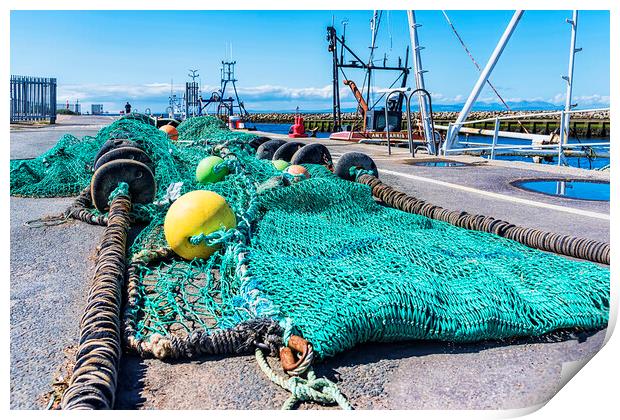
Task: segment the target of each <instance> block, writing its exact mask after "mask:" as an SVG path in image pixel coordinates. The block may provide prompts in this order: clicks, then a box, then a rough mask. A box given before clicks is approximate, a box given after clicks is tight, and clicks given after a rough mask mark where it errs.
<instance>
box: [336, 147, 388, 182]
mask: <svg viewBox="0 0 620 420" xmlns="http://www.w3.org/2000/svg"><path fill="white" fill-rule="evenodd" d="M351 168H355V169H364V170H366V171H371V172H372V176H374V177H376V178H378V177H379V171H378V170H377V165H375V162H374V161H373V160H372V159H371V158H370V156H368V155H366V154H364V153H359V152H348V153H345V154H344V155H342V156H341V157H340V159H338V163H336V170H335V171H334V172H335V173H336V175H338V176H339V177H340V178H342V179H346V180H347V181H355V173H353V174H351Z"/></svg>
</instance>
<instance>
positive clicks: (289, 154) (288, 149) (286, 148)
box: [272, 141, 306, 162]
mask: <svg viewBox="0 0 620 420" xmlns="http://www.w3.org/2000/svg"><path fill="white" fill-rule="evenodd" d="M305 145H306V144H305V143H301V142H298V141H289V142H287V143H285V144H283V145H282V146H280V147H278V150H276V152H275V153H274V154H273V157H272V160H284V161H286V162H290V161H291V159H292V158H293V155H294V154H295V153H296V152H297V151H298V150H299V149H301V148H302V147H304V146H305Z"/></svg>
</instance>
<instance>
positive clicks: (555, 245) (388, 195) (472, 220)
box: [357, 174, 609, 265]
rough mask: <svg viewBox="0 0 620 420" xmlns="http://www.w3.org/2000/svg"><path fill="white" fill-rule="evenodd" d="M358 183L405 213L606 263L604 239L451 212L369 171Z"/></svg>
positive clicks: (554, 251) (607, 257) (606, 245)
mask: <svg viewBox="0 0 620 420" xmlns="http://www.w3.org/2000/svg"><path fill="white" fill-rule="evenodd" d="M357 182H359V183H361V184H365V185H368V186H369V187H370V188H371V189H372V195H373V196H375V197H377V198H378V199H380V200H381V201H383V202H384V203H386V204H387V205H388V206H390V207H394V208H396V209H398V210H402V211H405V212H407V213H415V214H419V215H422V216H426V217H428V218H430V219H435V220H441V221H443V222H448V223H450V224H452V225H455V226H458V227H462V228H465V229H470V230H478V231H482V232H487V233H493V234H495V235H498V236H502V237H504V238H508V239H512V240H513V241H517V242H519V243H522V244H523V245H526V246H529V247H530V248H536V249H540V250H542V251H547V252H553V253H556V254H561V255H566V256H569V257H575V258H580V259H582V260H588V261H592V262H597V263H601V264H607V265H609V244H608V243H605V242H600V241H596V240H593V239H586V238H578V237H574V236H569V235H562V234H559V233H553V232H544V231H541V230H538V229H533V228H527V227H522V226H517V225H514V224H512V223H509V222H506V221H503V220H500V219H495V218H493V217H490V216H482V215H474V214H469V213H467V212H464V211H463V212H458V211H450V210H447V209H444V208H442V207H439V206H436V205H434V204H431V203H427V202H426V201H424V200H421V199H419V198H416V197H412V196H409V195H407V194H405V193H403V192H401V191H397V190H395V189H393V188H392V187H390V186H389V185H386V184H384V183H383V182H381V181H380V180H379V179H378V178H376V177H374V176H371V175H368V174H362V175H360V176H359V177H358V178H357Z"/></svg>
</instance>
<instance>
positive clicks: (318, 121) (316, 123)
mask: <svg viewBox="0 0 620 420" xmlns="http://www.w3.org/2000/svg"><path fill="white" fill-rule="evenodd" d="M540 112H541V111H518V112H515V111H476V112H472V113H471V114H470V116H469V120H471V121H473V120H482V119H487V118H495V117H509V116H516V115H524V114H532V115H533V114H537V113H540ZM418 115H419V114H417V113H416V114H412V117H413V118H417V117H418ZM303 116H304V121H305V125H306V129H307V130H313V129H318V131H320V132H332V131H334V123H333V118H332V114H331V113H308V114H303ZM457 116H458V112H434V113H433V119H434V121H435V124H437V125H448V124H449V123H453V122H454V121H456V118H457ZM294 118H295V115H294V114H288V113H253V114H250V118H249V119H250V121H251V122H255V123H275V124H289V123H290V124H292V123H293V120H294ZM403 121H405V118H404V115H403ZM342 123H343V125H345V126H346V125H351V126H355V125H356V124H357V125H358V126H359V123H360V118H359V116H358V115H357V114H356V113H354V112H350V113H343V114H342ZM405 125H406V123H405ZM466 127H470V128H477V129H486V130H493V129H494V127H495V122H494V121H486V122H481V123H476V124H468V125H466ZM559 127H560V116H559V115H542V116H541V115H539V116H531V117H530V116H527V117H522V118H520V119H519V120H517V119H507V120H502V121H501V125H500V130H501V131H511V132H518V133H525V132H526V130H527V132H529V133H532V134H551V133H553V132H555V131H559ZM403 128H406V127H405V126H403ZM609 129H610V123H609V111H592V112H577V113H574V114H572V115H571V119H570V133H571V135H572V136H577V137H583V138H590V137H609Z"/></svg>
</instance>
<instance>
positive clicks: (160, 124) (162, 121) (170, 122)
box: [156, 118, 181, 128]
mask: <svg viewBox="0 0 620 420" xmlns="http://www.w3.org/2000/svg"><path fill="white" fill-rule="evenodd" d="M179 124H181V123H180V122H179V121H177V120H175V119H172V118H158V119H157V125H156V126H157V128H161V127H163V126H164V125H171V126H173V127H174V128H177V127H178V126H179Z"/></svg>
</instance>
